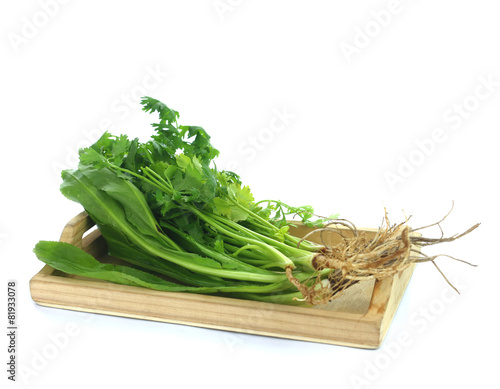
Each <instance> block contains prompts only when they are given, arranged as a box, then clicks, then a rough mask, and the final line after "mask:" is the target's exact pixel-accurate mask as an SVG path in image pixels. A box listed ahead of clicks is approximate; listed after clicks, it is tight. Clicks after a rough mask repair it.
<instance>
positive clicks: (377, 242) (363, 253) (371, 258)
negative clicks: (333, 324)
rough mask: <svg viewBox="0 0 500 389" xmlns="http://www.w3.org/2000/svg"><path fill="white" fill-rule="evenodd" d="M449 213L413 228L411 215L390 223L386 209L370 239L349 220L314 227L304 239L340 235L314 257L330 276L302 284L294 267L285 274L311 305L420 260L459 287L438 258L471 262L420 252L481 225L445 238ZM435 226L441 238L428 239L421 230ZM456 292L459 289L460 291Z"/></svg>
mask: <svg viewBox="0 0 500 389" xmlns="http://www.w3.org/2000/svg"><path fill="white" fill-rule="evenodd" d="M452 209H453V207H452ZM450 213H451V210H450V212H448V214H447V215H446V216H445V217H444V218H443V219H441V220H440V221H438V222H436V223H433V224H430V225H428V226H424V227H420V228H416V229H412V228H410V227H409V225H408V220H409V218H407V219H406V220H405V221H404V222H402V223H400V224H394V225H391V224H390V222H389V218H388V215H387V211H386V212H385V217H384V222H383V223H382V226H381V227H380V228H379V229H378V232H377V233H376V235H375V237H373V238H371V239H369V238H368V237H367V236H366V233H364V232H359V231H358V230H357V229H356V227H355V226H354V225H353V224H352V223H350V222H348V221H346V220H338V219H337V220H332V221H331V222H330V223H328V224H330V225H329V226H328V225H327V226H325V228H320V229H317V230H314V231H312V232H311V233H310V234H308V235H306V236H305V237H304V238H303V239H307V237H309V236H310V235H311V234H316V233H321V235H323V233H325V232H327V233H337V234H340V235H341V237H342V240H341V242H340V243H338V244H337V245H335V246H328V245H324V247H323V248H321V249H320V250H319V251H318V253H317V255H316V256H315V258H314V260H313V266H314V267H315V268H316V269H317V270H318V271H320V270H324V269H331V272H330V273H329V275H328V277H327V278H325V277H320V276H319V275H318V276H315V277H313V278H311V279H310V280H308V281H306V282H304V283H300V282H299V281H298V280H297V279H296V278H295V277H294V276H293V272H292V269H291V268H288V269H287V270H286V274H287V276H288V279H289V280H290V282H291V283H292V284H294V286H295V287H297V289H298V290H299V291H300V292H301V293H302V295H303V296H304V298H303V299H301V300H303V301H306V302H308V303H309V304H312V305H318V304H325V303H328V302H330V301H331V300H332V299H334V298H336V297H338V296H339V295H341V293H342V292H343V291H344V290H345V289H347V288H348V287H350V286H351V285H353V284H355V283H357V282H359V281H363V280H369V279H375V280H382V279H384V278H387V277H392V276H394V275H395V274H397V273H399V272H401V271H403V270H405V269H406V268H407V267H409V266H410V265H412V264H415V263H421V262H432V263H433V264H434V266H435V267H436V268H437V269H438V271H439V272H440V273H441V275H443V277H444V279H445V280H446V282H448V283H449V284H450V285H451V286H452V287H453V288H454V289H455V290H456V288H455V287H454V286H453V285H452V284H451V283H450V282H449V281H448V279H447V278H446V277H445V276H444V274H443V273H442V272H441V270H440V269H439V267H438V266H437V264H436V262H435V260H436V258H438V257H443V256H444V257H449V258H451V259H454V260H457V261H461V262H464V263H467V264H469V265H471V264H470V263H468V262H466V261H463V260H460V259H457V258H453V257H451V256H449V255H446V254H439V255H434V256H427V255H425V254H424V253H422V251H421V249H422V248H423V247H426V246H430V245H435V244H439V243H444V242H452V241H454V240H456V239H459V238H461V237H463V236H464V235H467V234H469V233H470V232H472V231H473V230H475V229H476V228H477V227H479V225H480V223H478V224H475V225H474V226H472V227H471V228H469V229H468V230H467V231H465V232H463V233H461V234H455V235H453V236H450V237H444V234H443V230H442V229H441V225H440V223H441V222H443V221H444V220H445V219H446V217H447V216H448V215H449V214H450ZM332 225H333V228H332ZM338 225H342V226H344V227H347V229H346V228H344V229H342V230H343V231H342V230H341V229H339V228H335V226H338ZM433 226H437V227H439V229H440V230H441V237H440V238H427V237H424V236H422V235H421V233H420V232H418V231H421V230H425V229H427V228H430V227H433ZM349 230H350V233H349V234H348V235H350V236H346V235H347V234H346V231H349ZM299 245H300V243H299ZM471 266H475V265H471ZM456 291H457V292H458V290H456Z"/></svg>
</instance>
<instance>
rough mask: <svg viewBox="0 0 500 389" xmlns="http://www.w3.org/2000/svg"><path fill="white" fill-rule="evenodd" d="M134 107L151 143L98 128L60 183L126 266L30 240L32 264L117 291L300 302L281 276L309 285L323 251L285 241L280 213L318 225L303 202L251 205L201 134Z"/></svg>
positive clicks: (319, 275) (160, 107)
mask: <svg viewBox="0 0 500 389" xmlns="http://www.w3.org/2000/svg"><path fill="white" fill-rule="evenodd" d="M142 104H143V110H144V111H147V112H150V113H154V112H157V113H158V114H159V118H160V120H159V123H155V124H153V127H154V130H155V132H154V135H153V136H152V137H151V139H150V140H149V141H148V142H146V143H140V142H139V140H138V139H134V140H130V139H129V138H128V137H127V136H126V135H120V136H115V135H112V134H110V133H108V132H105V133H104V134H103V135H102V136H101V138H100V139H99V140H98V141H97V142H96V143H95V144H93V145H92V146H90V147H88V148H85V149H81V150H80V151H79V154H80V163H79V166H78V169H76V170H65V171H63V172H62V178H63V183H62V185H61V192H62V193H63V194H64V196H66V197H67V198H68V199H70V200H73V201H76V202H78V203H80V204H81V205H82V206H83V208H84V209H85V210H86V212H87V213H88V214H89V216H90V217H91V218H92V219H93V220H94V221H95V223H96V224H97V226H98V227H99V230H100V231H101V233H102V235H103V237H104V239H105V240H106V242H107V245H108V249H109V254H110V255H112V256H114V257H117V258H120V259H122V260H124V261H126V262H127V263H128V264H130V266H118V265H111V264H101V263H99V262H98V261H97V260H95V259H94V258H92V257H91V256H90V255H88V254H86V253H84V252H83V251H82V250H80V249H79V248H76V247H73V246H71V245H69V244H65V243H61V242H48V241H41V242H39V243H38V244H37V246H36V247H35V250H34V251H35V253H36V255H37V256H38V258H39V259H40V260H42V261H43V262H45V263H48V264H50V265H51V266H52V267H54V268H56V269H59V270H61V271H64V272H66V273H69V274H78V275H84V276H88V277H93V278H99V279H104V280H108V281H112V282H116V283H121V284H126V285H137V286H143V287H148V288H152V289H157V290H163V291H183V292H195V293H210V294H225V295H232V296H235V297H239V298H247V299H254V300H261V301H274V302H280V303H288V304H300V303H301V300H303V297H304V296H303V295H302V293H301V292H300V291H298V289H297V287H296V286H295V285H294V284H293V283H292V282H291V281H290V279H291V276H290V274H293V280H295V281H298V282H300V283H305V284H306V285H314V284H316V283H317V282H318V279H320V280H323V279H327V277H328V275H329V273H330V272H331V270H329V269H326V270H322V271H318V269H316V267H315V266H314V265H313V259H314V257H315V256H316V254H317V252H318V250H320V249H321V248H322V246H320V245H317V244H314V243H312V242H309V241H307V240H304V241H300V240H299V239H298V238H296V237H294V236H292V235H290V234H289V228H290V225H289V224H288V221H287V216H289V215H298V216H299V217H300V218H301V220H302V221H303V222H304V223H305V224H306V225H308V226H313V227H319V226H323V224H324V223H325V221H327V219H325V218H317V217H315V215H314V213H313V212H314V211H313V208H312V207H311V206H303V207H291V206H289V205H287V204H285V203H283V202H281V201H277V200H264V201H260V202H256V201H255V200H254V197H253V195H252V193H251V191H250V188H249V187H248V186H243V185H242V182H241V180H240V177H239V176H238V175H237V174H235V173H234V172H229V171H219V170H217V168H216V165H215V163H214V158H215V157H217V155H218V154H219V152H218V150H216V149H215V148H214V147H213V146H212V145H211V144H210V136H209V135H208V134H207V132H206V131H205V130H204V129H203V128H201V127H197V126H182V125H178V123H177V119H178V118H179V113H178V112H177V111H174V110H172V109H170V108H168V107H167V106H166V105H165V104H163V103H162V102H160V101H158V100H156V99H153V98H150V97H146V98H144V99H143V100H142ZM335 217H336V215H333V216H331V218H335ZM328 219H329V218H328ZM299 243H300V244H299ZM287 269H289V272H290V271H291V272H293V273H289V274H288V275H287V272H286V270H287Z"/></svg>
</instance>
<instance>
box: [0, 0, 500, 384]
mask: <svg viewBox="0 0 500 389" xmlns="http://www.w3.org/2000/svg"><path fill="white" fill-rule="evenodd" d="M499 15H500V6H499V4H498V2H497V1H493V0H491V1H486V0H476V1H457V0H454V1H451V0H447V1H439V2H436V1H430V0H418V1H417V0H414V1H410V0H401V1H399V2H398V1H393V2H390V1H356V2H353V1H347V0H342V1H335V2H332V1H330V2H329V1H309V2H306V1H302V2H299V1H284V0H282V1H272V2H270V1H237V0H221V1H212V0H205V1H189V2H188V1H152V0H145V1H141V2H139V1H136V2H130V1H118V0H113V1H106V2H101V1H86V2H77V1H65V2H63V1H62V0H61V1H60V2H55V0H52V1H49V0H40V1H33V0H29V1H23V2H2V5H1V9H0V25H1V30H2V40H1V43H0V51H1V61H0V69H1V71H0V88H1V99H2V101H1V110H2V113H1V115H0V128H1V145H2V150H1V154H0V158H1V165H0V166H1V169H2V170H1V171H2V183H1V189H2V190H1V192H0V193H1V194H0V196H1V200H2V201H1V202H0V241H1V242H0V253H1V266H2V270H1V284H0V285H1V286H0V290H1V291H2V292H0V299H2V300H3V301H4V302H2V306H3V307H6V300H7V287H6V284H7V280H16V281H17V283H18V312H19V313H18V315H19V316H18V322H19V331H18V362H19V365H22V366H20V367H19V369H18V372H17V379H18V382H16V383H15V384H12V385H18V386H26V387H34V388H63V387H67V386H68V385H70V386H71V387H76V388H80V387H82V388H83V387H85V388H88V387H96V386H97V387H106V386H108V387H109V385H113V386H116V385H122V384H129V385H130V387H132V386H137V387H149V386H152V385H155V386H161V387H217V388H236V387H238V388H239V387H243V388H256V387H271V385H274V386H279V387H282V388H308V387H318V386H319V387H322V388H358V387H371V388H396V387H405V388H408V389H410V388H420V387H433V388H434V387H435V388H437V387H445V386H446V387H454V388H469V387H472V386H473V387H496V386H497V385H498V378H497V377H498V375H497V371H498V366H497V365H498V364H497V362H498V355H497V354H498V346H499V341H498V336H497V331H498V329H497V324H498V315H497V314H496V312H497V311H498V308H497V306H498V305H497V297H498V289H497V284H498V282H497V277H498V274H500V272H499V270H500V269H499V258H498V249H497V243H498V232H497V226H498V216H499V207H498V198H499V195H500V192H499V189H498V188H499V186H498V184H497V182H498V168H499V157H498V152H497V149H498V140H499V137H498V128H499V125H500V115H499V109H498V108H499V102H500V50H499V47H500V45H499V43H500V23H499V22H498V20H499V19H498V18H499ZM485 84H486V85H489V86H488V87H487V86H484V85H485ZM142 94H148V95H150V96H153V97H156V98H158V99H160V100H162V101H163V102H165V103H166V104H168V105H169V106H171V107H172V108H174V109H176V110H178V111H179V112H180V115H181V117H180V123H182V124H192V125H200V126H203V127H204V128H205V129H206V130H207V131H208V132H209V133H210V134H211V135H212V138H213V139H212V140H213V144H214V145H215V146H216V147H217V148H218V149H219V150H220V151H221V156H220V158H219V165H220V166H221V167H224V168H228V167H229V168H232V169H235V170H236V171H237V172H238V173H240V174H241V175H242V177H243V180H244V182H245V183H246V184H248V185H249V186H250V187H251V188H252V191H253V192H254V194H255V197H256V198H257V199H264V198H278V199H281V200H283V201H286V202H288V203H290V204H295V205H301V204H311V205H314V206H315V208H316V210H317V212H318V213H320V214H331V213H336V212H339V213H340V214H341V216H342V217H345V218H348V219H350V220H352V221H353V222H355V223H356V224H357V225H358V226H363V227H376V226H378V225H379V223H380V221H381V219H382V216H383V212H384V207H386V208H387V210H388V212H389V214H390V216H391V220H392V221H394V222H399V221H401V220H403V219H404V214H406V215H413V216H412V222H411V225H412V226H414V227H418V226H421V225H425V224H429V223H432V222H434V221H437V220H438V219H440V218H441V217H442V216H443V215H444V214H445V213H446V212H447V211H448V210H449V208H450V206H451V203H452V201H453V200H454V201H455V208H454V211H453V213H452V214H451V215H450V217H449V218H448V219H447V220H446V221H445V222H444V223H443V228H444V231H445V233H446V234H448V235H451V234H455V233H457V232H461V231H463V230H465V229H466V228H468V227H469V226H471V225H472V224H474V223H476V222H482V225H481V227H480V228H479V229H478V230H477V231H475V232H474V233H473V234H471V235H469V236H467V237H466V238H463V240H461V241H457V242H454V243H450V244H446V245H443V246H442V247H436V248H435V249H429V250H428V251H427V253H428V254H429V255H430V254H437V253H441V252H443V253H448V254H451V255H455V256H457V257H459V258H462V259H465V260H469V261H471V262H473V263H476V264H478V265H479V266H478V267H475V268H473V267H469V266H467V265H465V264H461V263H457V262H453V261H452V260H450V259H447V258H442V259H440V260H439V261H438V264H439V265H440V266H441V269H442V270H443V271H444V272H445V274H446V275H447V276H448V278H449V279H450V280H451V281H452V282H453V283H454V284H455V285H456V286H457V287H458V288H459V289H460V291H461V294H460V295H457V294H452V293H451V292H450V291H451V289H450V288H449V287H448V286H447V284H446V283H445V281H444V280H443V278H442V277H441V276H440V274H439V273H438V272H437V270H436V269H435V268H434V267H433V266H432V265H431V264H422V265H419V266H418V268H417V269H416V271H415V273H414V276H413V278H412V281H411V282H410V285H409V288H408V290H407V292H406V294H405V296H404V298H403V300H402V303H401V306H400V309H399V310H398V312H397V314H396V317H395V319H394V322H393V324H392V326H391V328H390V330H389V333H388V335H387V338H386V340H385V343H384V345H383V347H382V348H380V349H379V350H376V351H366V350H360V349H353V348H347V347H338V346H330V345H321V344H313V343H308V342H298V341H291V340H283V339H274V338H267V337H260V336H247V335H238V334H230V333H226V332H222V331H215V330H208V329H199V328H192V327H187V326H180V325H170V324H163V323H155V322H147V321H140V320H131V319H125V318H118V317H108V316H100V315H91V314H81V313H76V312H70V311H64V310H56V309H49V308H44V307H40V306H37V305H36V304H35V303H34V302H33V301H32V300H31V297H30V294H29V284H28V282H29V279H30V278H31V277H32V276H33V275H34V274H36V273H37V272H38V271H39V270H40V268H41V267H42V264H41V263H40V262H39V261H38V260H37V259H36V257H35V255H34V254H33V253H32V248H33V247H34V245H35V244H36V242H37V241H38V240H41V239H46V240H57V239H58V238H59V234H60V232H61V230H62V228H63V226H64V224H65V223H66V222H67V221H68V220H69V219H70V218H71V217H73V216H74V215H75V214H76V213H78V212H79V211H80V206H79V205H78V204H75V203H72V202H70V201H68V200H66V199H65V198H64V197H63V196H62V195H61V194H60V193H59V184H60V178H59V174H60V170H61V169H63V168H67V167H73V166H75V164H76V160H75V153H76V150H77V149H78V148H79V147H82V146H87V145H89V144H90V142H93V141H94V140H95V139H96V138H97V137H98V136H99V135H100V134H101V133H102V132H103V131H104V130H105V129H107V128H108V127H109V128H110V129H111V131H112V132H114V133H127V134H129V135H130V136H131V137H132V136H139V137H141V139H147V138H148V137H149V135H150V134H151V128H150V126H149V123H151V122H152V121H153V120H155V119H156V118H154V117H152V116H149V115H147V114H145V113H143V112H142V111H141V110H140V107H139V105H138V97H139V96H140V95H142ZM276 112H281V113H283V112H286V113H287V115H288V116H287V117H286V119H285V120H284V121H283V120H282V121H281V122H280V121H279V120H280V119H279V118H280V116H279V114H277V113H276ZM270 123H274V124H276V125H277V126H278V127H273V128H274V129H275V130H278V129H279V131H272V130H270ZM280 123H281V124H283V125H280ZM265 128H267V129H265ZM436 129H437V130H436ZM436 134H437V135H436ZM433 136H434V137H435V139H434V140H432V137H433ZM419 144H420V145H421V147H424V146H425V147H426V151H427V153H426V154H424V152H423V151H422V150H421V149H420V148H419V146H418V145H419ZM422 145H424V146H422ZM388 177H390V178H391V179H390V180H389V179H388ZM403 210H404V213H403ZM429 234H430V235H431V236H434V237H435V236H439V231H438V230H431V231H429ZM494 297H495V298H494ZM4 312H5V311H4ZM5 321H6V318H5V319H4V318H2V319H1V320H0V322H2V323H5ZM3 325H4V326H5V327H6V324H3ZM5 331H6V330H5ZM63 333H66V334H69V335H67V336H64V335H61V334H63ZM402 337H403V338H404V337H406V338H408V339H409V341H407V342H405V344H403V345H402V344H401V338H402ZM3 338H4V341H2V345H5V346H2V347H1V348H0V350H1V351H0V362H1V366H4V367H3V368H2V369H1V373H0V379H1V380H2V381H3V382H4V383H5V381H6V377H7V372H6V371H5V370H6V368H5V362H6V360H7V356H8V354H7V350H6V349H7V346H6V339H5V338H6V337H5V336H4V337H3ZM58 339H59V340H58ZM64 339H66V341H64V342H63V341H62V340H64ZM4 361H5V362H4ZM4 383H3V384H2V387H4V386H3V385H4Z"/></svg>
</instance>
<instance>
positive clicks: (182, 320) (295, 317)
mask: <svg viewBox="0 0 500 389" xmlns="http://www.w3.org/2000/svg"><path fill="white" fill-rule="evenodd" d="M93 224H94V223H93V222H92V221H91V220H90V218H89V217H88V216H87V215H86V213H84V212H83V213H81V214H79V215H78V216H76V217H75V218H73V219H72V220H71V221H70V222H69V223H68V224H67V226H66V227H65V228H64V230H63V233H62V235H61V241H64V242H67V243H70V244H73V245H75V246H78V247H81V248H83V250H85V251H87V252H89V253H91V254H92V255H93V256H94V257H96V258H97V259H100V258H102V257H103V256H105V255H106V243H105V241H104V239H103V238H102V236H100V233H99V231H98V230H95V231H93V232H91V233H90V234H88V235H86V236H85V237H84V238H83V240H82V237H83V236H84V234H85V232H86V231H88V230H89V229H90V228H91V227H92V226H93ZM291 230H292V231H291V232H293V233H294V234H295V235H296V236H303V235H304V234H305V233H307V232H309V231H310V229H308V228H307V227H305V226H298V227H297V228H292V229H291ZM365 231H367V232H368V233H375V232H376V231H377V230H376V229H366V230H365ZM343 233H345V234H348V233H349V231H345V230H344V231H343ZM327 235H328V236H327ZM336 236H337V237H336ZM311 238H312V240H317V241H318V240H319V239H321V237H320V236H319V234H317V235H316V236H314V235H313V236H312V237H311ZM323 239H324V240H325V241H326V240H328V244H332V243H334V241H335V239H339V235H338V234H324V236H323ZM412 272H413V266H411V267H409V268H407V269H406V270H405V271H403V272H401V273H400V274H398V275H396V276H395V277H393V278H388V279H385V280H382V281H373V282H362V283H359V284H357V285H356V286H355V287H352V288H351V290H349V291H348V292H347V293H345V294H344V295H343V296H342V297H341V298H338V299H337V300H336V301H334V303H332V304H331V305H330V306H326V307H322V308H319V309H318V308H305V307H292V306H288V305H280V304H271V303H263V302H256V301H247V300H239V299H233V298H227V297H218V296H205V295H197V294H190V293H173V292H171V293H168V292H160V291H154V290H150V289H146V288H139V287H133V286H126V285H118V284H113V283H110V282H105V281H100V280H94V279H90V278H85V277H73V276H69V275H67V274H64V273H62V272H59V271H56V270H54V269H52V268H51V267H50V266H45V267H44V268H43V269H42V270H41V271H40V272H39V273H38V274H36V275H35V276H34V277H33V278H32V279H31V281H30V291H31V296H32V298H33V300H34V301H35V302H36V303H38V304H40V305H44V306H48V307H54V308H63V309H70V310H77V311H85V312H93V313H100V314H107V315H115V316H123V317H131V318H137V319H145V320H155V321H161V322H168V323H177V324H185V325H191V326H198V327H205V328H213V329H218V330H228V331H237V332H242V333H248V334H258V335H265V336H274V337H281V338H288V339H297V340H305V341H312V342H321V343H329V344H337V345H344V346H353V347H361V348H378V347H380V345H381V343H382V342H383V339H384V337H385V334H386V333H387V331H388V329H389V326H390V323H391V321H392V318H393V317H394V314H395V313H396V310H397V307H398V305H399V302H400V300H401V298H402V296H403V294H404V291H405V289H406V286H407V284H408V282H409V280H410V278H411V275H412Z"/></svg>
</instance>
